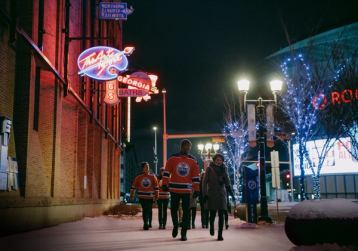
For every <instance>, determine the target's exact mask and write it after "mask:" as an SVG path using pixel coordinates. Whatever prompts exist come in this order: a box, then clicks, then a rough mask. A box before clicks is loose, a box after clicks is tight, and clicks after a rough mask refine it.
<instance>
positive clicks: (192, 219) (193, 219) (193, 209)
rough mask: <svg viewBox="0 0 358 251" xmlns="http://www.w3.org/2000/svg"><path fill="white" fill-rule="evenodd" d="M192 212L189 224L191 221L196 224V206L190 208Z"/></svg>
mask: <svg viewBox="0 0 358 251" xmlns="http://www.w3.org/2000/svg"><path fill="white" fill-rule="evenodd" d="M189 211H190V213H189V226H190V223H191V226H194V225H195V218H196V207H191V208H190V209H189Z"/></svg>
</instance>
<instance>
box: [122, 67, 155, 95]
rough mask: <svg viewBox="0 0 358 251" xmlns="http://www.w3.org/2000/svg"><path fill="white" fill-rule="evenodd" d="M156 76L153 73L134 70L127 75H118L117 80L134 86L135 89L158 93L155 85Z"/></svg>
mask: <svg viewBox="0 0 358 251" xmlns="http://www.w3.org/2000/svg"><path fill="white" fill-rule="evenodd" d="M157 79H158V76H156V75H153V74H150V75H148V74H146V73H144V72H135V73H133V74H131V75H127V76H118V78H117V80H118V81H119V82H121V83H123V84H126V85H129V86H131V87H135V88H137V89H142V90H146V91H147V92H149V93H150V94H153V93H154V94H157V93H159V90H158V88H157V87H156V82H157Z"/></svg>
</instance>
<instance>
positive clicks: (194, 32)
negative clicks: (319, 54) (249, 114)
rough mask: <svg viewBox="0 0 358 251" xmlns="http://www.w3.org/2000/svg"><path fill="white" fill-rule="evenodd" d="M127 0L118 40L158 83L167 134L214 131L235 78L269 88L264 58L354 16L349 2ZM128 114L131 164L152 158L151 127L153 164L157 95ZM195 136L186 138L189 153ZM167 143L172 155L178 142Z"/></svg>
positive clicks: (234, 92)
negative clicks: (132, 152) (129, 9)
mask: <svg viewBox="0 0 358 251" xmlns="http://www.w3.org/2000/svg"><path fill="white" fill-rule="evenodd" d="M127 2H128V4H129V5H132V6H133V7H134V9H135V11H134V13H133V14H132V15H131V16H129V17H128V20H127V21H126V22H125V23H124V33H123V38H124V45H134V46H135V47H136V51H135V52H134V53H133V55H132V56H131V57H130V67H131V68H132V69H138V70H142V71H146V72H152V73H156V74H158V76H159V81H158V87H159V88H160V89H162V88H165V89H167V101H168V102H167V116H168V119H167V128H168V133H185V132H198V133H204V132H221V128H222V126H223V124H224V121H223V118H224V116H223V113H224V110H225V109H224V107H225V104H226V102H227V101H226V100H228V99H229V100H231V99H232V98H233V97H236V95H237V93H238V91H237V89H236V81H237V79H238V78H239V77H240V76H242V75H243V74H245V75H248V76H250V78H251V80H252V81H251V82H252V85H253V86H256V89H257V90H261V91H263V92H265V91H266V90H267V92H269V91H268V87H267V85H268V84H267V83H268V80H269V77H270V75H271V73H272V72H268V70H267V68H268V65H269V62H268V61H267V60H266V59H265V58H266V57H267V56H269V55H270V54H272V53H274V52H275V51H277V50H279V49H281V48H284V47H286V46H288V45H289V44H290V43H294V42H297V41H300V40H302V39H305V38H307V37H309V36H312V35H315V34H318V33H321V32H324V31H327V30H329V29H332V28H336V27H339V26H342V25H345V24H349V23H353V22H355V21H358V14H357V1H354V0H350V1H347V0H340V1H329V0H319V1H318V0H311V1H297V0H296V1H288V0H287V1H269V0H267V1H264V0H262V1H240V0H235V1H217V0H216V1H211V0H207V1H196V0H192V1H168V0H156V1H152V0H137V1H127ZM354 2H355V3H356V6H354ZM250 96H252V98H257V93H256V92H251V95H250V93H249V97H250ZM132 118H133V119H132V142H133V143H134V144H135V147H136V151H137V155H138V161H143V160H147V161H150V162H151V161H152V160H153V151H152V147H153V144H154V132H153V131H152V127H153V125H158V127H159V135H158V147H159V165H161V163H162V153H161V147H162V137H161V132H162V131H161V129H162V123H163V120H162V95H157V96H152V100H150V101H148V102H145V103H143V102H142V103H139V104H134V107H133V109H132ZM198 141H199V140H193V143H194V144H195V145H194V148H193V152H196V144H197V143H198ZM201 141H202V142H204V140H201ZM168 147H169V149H168V154H171V153H173V152H174V151H175V150H177V147H178V141H172V140H171V141H169V145H168Z"/></svg>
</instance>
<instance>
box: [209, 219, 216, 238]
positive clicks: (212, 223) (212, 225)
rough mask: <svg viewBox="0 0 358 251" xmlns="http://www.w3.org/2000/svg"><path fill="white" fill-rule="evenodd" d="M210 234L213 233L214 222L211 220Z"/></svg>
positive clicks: (212, 234)
mask: <svg viewBox="0 0 358 251" xmlns="http://www.w3.org/2000/svg"><path fill="white" fill-rule="evenodd" d="M210 235H211V236H214V235H215V230H214V222H211V221H210Z"/></svg>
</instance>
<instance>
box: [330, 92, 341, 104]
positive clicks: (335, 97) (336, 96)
mask: <svg viewBox="0 0 358 251" xmlns="http://www.w3.org/2000/svg"><path fill="white" fill-rule="evenodd" d="M339 97H340V95H339V92H332V93H331V102H332V105H335V104H336V103H338V104H341V100H340V99H339Z"/></svg>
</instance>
